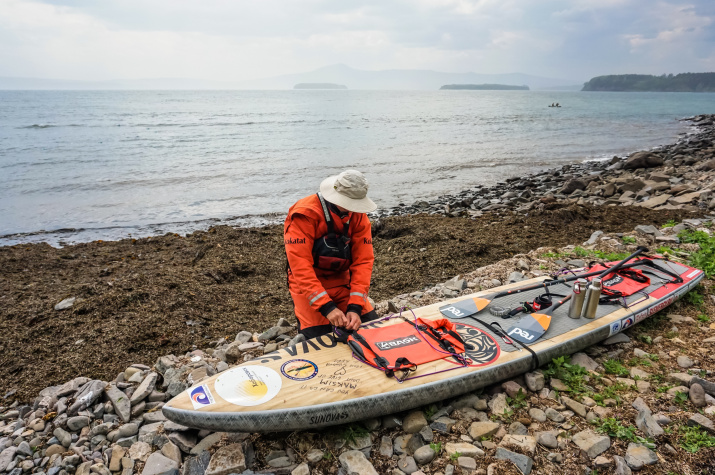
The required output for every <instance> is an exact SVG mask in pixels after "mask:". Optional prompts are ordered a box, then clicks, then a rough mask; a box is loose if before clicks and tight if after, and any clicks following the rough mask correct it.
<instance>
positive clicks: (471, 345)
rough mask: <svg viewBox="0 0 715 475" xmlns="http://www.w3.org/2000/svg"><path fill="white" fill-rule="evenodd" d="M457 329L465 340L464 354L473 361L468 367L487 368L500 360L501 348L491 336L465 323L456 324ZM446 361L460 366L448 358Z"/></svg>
mask: <svg viewBox="0 0 715 475" xmlns="http://www.w3.org/2000/svg"><path fill="white" fill-rule="evenodd" d="M455 327H456V328H457V332H458V333H459V335H460V336H461V337H462V339H463V340H464V353H465V355H466V356H467V358H469V359H470V360H471V361H472V362H471V363H470V364H469V365H468V366H470V367H472V368H475V367H478V366H486V365H489V364H491V363H493V362H495V361H496V360H497V359H499V355H500V354H501V348H500V347H499V344H498V343H497V342H496V341H495V340H494V338H492V337H491V335H489V334H488V333H485V332H484V331H482V330H481V329H480V328H477V327H474V326H472V325H467V324H465V323H455ZM445 361H448V362H450V363H453V364H459V363H458V362H456V361H454V359H453V358H447V359H445Z"/></svg>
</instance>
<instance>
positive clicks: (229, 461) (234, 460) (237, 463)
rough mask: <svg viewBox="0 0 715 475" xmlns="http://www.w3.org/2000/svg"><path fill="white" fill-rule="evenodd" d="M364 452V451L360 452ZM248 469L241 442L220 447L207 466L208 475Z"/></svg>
mask: <svg viewBox="0 0 715 475" xmlns="http://www.w3.org/2000/svg"><path fill="white" fill-rule="evenodd" d="M359 453H362V452H359ZM244 470H246V458H245V456H244V453H243V448H242V447H241V444H231V445H227V446H225V447H221V448H220V449H218V450H217V451H216V452H215V453H214V454H213V456H212V457H211V461H210V462H209V465H208V467H207V468H206V475H229V474H231V473H241V472H243V471H244Z"/></svg>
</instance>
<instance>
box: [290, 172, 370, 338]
mask: <svg viewBox="0 0 715 475" xmlns="http://www.w3.org/2000/svg"><path fill="white" fill-rule="evenodd" d="M367 189H368V184H367V180H366V179H365V176H364V175H363V174H362V173H360V172H359V171H357V170H346V171H344V172H342V173H341V174H339V175H337V176H331V177H329V178H326V179H325V180H323V182H322V183H321V184H320V192H319V193H317V194H315V195H310V196H308V197H306V198H303V199H301V200H299V201H298V202H297V203H295V204H294V205H293V206H291V208H290V210H289V211H288V216H287V217H286V220H285V224H284V226H283V237H284V242H285V249H286V255H287V256H288V288H289V290H290V295H291V297H292V298H293V304H294V306H295V315H296V317H297V318H298V331H299V332H300V333H302V334H303V335H304V336H305V337H306V338H314V337H316V336H319V335H325V334H327V333H330V332H331V331H332V326H336V327H340V328H346V329H348V330H357V328H358V327H359V326H360V323H361V322H367V321H370V320H374V319H375V318H377V314H376V313H375V310H374V309H373V308H372V306H371V305H370V302H369V301H368V298H367V293H368V289H369V287H370V276H371V275H372V266H373V263H374V260H375V256H374V254H373V249H372V230H371V227H370V220H369V219H368V217H367V215H366V214H365V213H368V212H370V211H374V210H375V209H376V208H377V205H375V203H373V201H372V200H371V199H369V198H368V197H367Z"/></svg>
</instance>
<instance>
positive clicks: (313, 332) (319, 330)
mask: <svg viewBox="0 0 715 475" xmlns="http://www.w3.org/2000/svg"><path fill="white" fill-rule="evenodd" d="M332 331H333V326H332V325H330V324H328V325H315V326H312V327H308V328H300V329H298V332H299V333H301V334H302V335H303V336H304V337H305V339H306V340H310V339H311V338H315V337H317V336H322V335H327V334H328V333H330V332H332Z"/></svg>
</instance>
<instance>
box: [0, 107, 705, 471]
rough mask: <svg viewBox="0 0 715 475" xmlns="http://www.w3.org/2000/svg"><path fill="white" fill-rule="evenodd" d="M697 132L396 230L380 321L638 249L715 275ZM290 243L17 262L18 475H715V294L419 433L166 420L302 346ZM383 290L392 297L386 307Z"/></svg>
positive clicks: (223, 242)
mask: <svg viewBox="0 0 715 475" xmlns="http://www.w3.org/2000/svg"><path fill="white" fill-rule="evenodd" d="M692 120H693V122H694V124H695V125H696V126H697V127H698V131H697V133H694V134H691V135H688V136H685V137H683V139H682V140H680V141H678V142H677V143H676V144H672V145H668V146H664V147H661V148H659V149H656V150H652V151H648V152H639V153H636V154H632V155H631V156H629V157H624V158H614V159H613V160H612V161H611V162H588V163H584V164H576V165H568V166H565V167H563V168H561V169H558V170H550V171H546V172H543V173H541V174H538V175H535V176H529V177H520V178H516V179H509V180H507V181H506V182H504V183H501V184H498V185H496V186H494V187H478V188H475V189H473V190H467V191H465V192H463V193H460V194H457V195H454V196H446V197H442V198H439V199H436V200H433V201H432V202H420V203H415V204H414V205H410V206H400V207H397V208H395V209H393V210H389V211H386V212H384V213H382V214H381V216H380V219H379V220H378V221H376V222H375V227H374V228H375V229H374V234H375V246H376V253H377V255H378V261H376V269H375V275H376V282H375V285H374V289H375V290H374V291H373V296H374V297H375V298H376V300H377V303H376V306H377V308H378V311H379V312H380V313H382V314H384V313H387V312H390V311H394V310H395V309H397V308H399V307H402V306H404V305H410V306H422V305H426V304H429V303H432V302H436V301H440V300H443V299H444V298H450V297H455V296H458V295H461V294H466V293H471V292H473V291H474V290H475V289H483V288H490V287H494V286H497V285H501V284H502V283H504V282H507V281H518V280H521V279H524V278H530V277H533V276H538V275H544V274H546V273H550V272H553V271H555V270H557V269H559V268H561V267H564V266H571V267H580V266H582V265H583V264H584V263H585V261H586V260H590V259H593V258H598V257H599V256H604V255H608V253H614V252H629V251H631V250H632V249H634V248H635V246H637V245H648V246H649V247H651V248H652V249H655V248H658V247H660V249H659V251H660V252H663V253H667V254H668V255H669V256H670V257H671V258H673V259H675V260H677V259H683V260H692V259H693V258H694V257H702V256H703V255H704V254H703V253H705V252H706V249H704V247H703V246H705V245H704V244H702V243H701V244H698V243H696V242H685V241H692V240H691V239H683V237H684V236H687V235H688V233H701V234H699V235H700V236H709V235H711V230H712V214H711V213H712V210H713V208H714V207H715V206H714V205H715V201H713V196H712V194H711V189H712V184H713V169H714V168H715V167H714V166H713V165H715V160H714V158H715V154H714V152H715V147H714V145H713V138H714V137H715V130H714V129H715V128H714V127H713V118H712V117H711V116H703V117H697V118H693V119H692ZM636 164H637V165H638V166H635V165H636ZM430 215H432V216H430ZM460 218H468V219H460ZM683 231H685V232H686V234H685V235H684V234H682V232H683ZM280 238H281V236H280V228H279V227H275V226H274V227H268V228H261V229H251V230H238V229H231V228H226V227H219V228H214V229H212V230H210V231H208V232H197V233H193V234H191V235H189V236H186V237H180V236H176V235H167V236H161V237H157V238H146V239H140V240H124V241H120V242H117V243H102V242H95V243H87V244H81V245H76V246H68V247H67V248H63V249H54V248H50V247H49V246H46V245H20V246H13V247H8V248H1V249H0V264H2V268H3V269H4V272H3V276H2V278H0V285H1V286H2V287H1V290H2V295H3V297H2V302H3V305H2V308H1V309H0V312H2V313H0V331H2V332H3V335H4V338H3V341H2V343H1V345H2V355H3V356H1V357H0V398H1V399H0V473H9V474H11V475H23V474H29V473H34V474H38V475H69V474H71V473H74V474H78V475H90V474H101V475H110V474H113V473H120V472H121V473H122V475H131V474H133V473H141V474H143V475H157V474H167V475H168V474H178V473H181V474H182V475H229V474H231V473H238V474H240V473H245V474H250V473H277V474H279V473H280V474H288V473H290V474H295V475H298V474H310V473H345V474H352V473H360V474H363V473H364V474H369V473H392V474H402V473H416V474H420V473H422V474H438V473H441V474H444V475H450V474H455V473H456V474H459V473H481V474H512V473H578V474H582V473H589V474H590V473H594V471H595V473H618V474H628V473H631V472H632V471H639V473H668V472H673V473H686V474H691V473H692V474H696V473H712V471H713V470H714V468H715V437H714V436H715V424H714V423H713V420H714V419H713V416H714V415H715V373H714V371H715V356H713V352H712V348H713V344H715V324H713V323H711V320H712V319H715V295H713V294H715V292H713V282H712V280H705V281H704V284H703V285H702V286H701V287H700V288H699V289H698V291H697V292H692V293H691V294H689V296H687V297H686V298H685V299H684V300H683V301H680V302H676V303H675V304H673V305H672V306H671V307H669V308H667V309H665V310H664V311H662V312H661V313H660V314H657V315H655V316H653V317H651V318H649V319H648V320H646V321H644V322H642V323H641V324H639V325H636V326H634V327H632V328H630V329H629V330H628V331H627V332H625V333H624V334H619V335H616V336H615V337H613V338H611V339H609V340H606V341H605V342H602V343H601V344H598V345H595V346H593V347H590V348H588V349H586V350H585V351H584V352H582V353H578V354H575V355H572V356H571V358H570V360H568V359H563V360H557V361H554V362H552V363H550V364H548V365H546V366H544V367H542V368H540V369H539V370H537V371H535V372H533V373H527V374H525V375H523V376H521V377H519V378H515V379H514V380H511V381H505V382H502V383H499V384H496V385H494V386H492V387H489V388H486V389H485V390H484V391H479V392H476V393H473V394H464V395H455V397H454V398H451V399H449V400H445V401H440V402H437V403H435V404H432V405H430V406H428V407H423V408H418V409H414V410H410V411H407V412H405V413H401V414H393V415H390V416H385V417H383V418H380V419H371V420H366V421H363V422H362V423H356V424H351V425H349V426H338V427H335V428H332V429H328V430H321V431H320V432H295V433H290V434H287V433H275V434H262V435H259V434H247V433H220V432H217V433H210V432H208V431H199V430H194V429H190V428H188V427H184V426H181V425H178V424H175V423H172V422H170V421H167V420H165V418H164V417H163V415H162V413H161V406H162V405H163V404H164V402H165V401H167V400H168V399H169V398H170V397H171V396H173V395H176V394H178V393H180V392H181V391H183V390H185V389H186V388H187V387H188V386H190V385H192V384H195V383H197V382H199V381H201V380H202V379H203V378H206V377H208V376H210V375H213V374H216V373H217V372H221V371H224V370H225V369H227V368H228V367H229V365H231V364H235V363H240V362H243V361H248V360H250V359H252V358H255V357H257V356H260V355H262V354H264V353H267V352H270V351H273V350H275V349H277V348H280V347H284V346H287V345H290V344H292V343H293V342H295V341H296V339H297V338H299V337H296V336H295V328H294V327H293V326H292V321H293V320H294V317H292V316H291V308H290V306H289V298H288V299H286V296H285V295H283V294H287V291H286V290H285V288H284V287H282V285H283V283H282V282H281V281H280V279H281V274H282V273H281V267H282V264H283V262H282V260H281V259H279V258H277V257H275V256H279V255H280V254H279V253H278V251H279V249H280V242H281V241H280ZM681 241H682V242H681ZM260 243H263V244H262V245H263V246H264V247H260V246H261V244H260ZM254 245H255V246H256V248H253V246H254ZM250 249H253V252H249V250H250ZM705 255H706V257H707V254H705ZM706 264H707V262H706ZM283 277H284V276H283ZM450 277H451V278H450ZM381 279H384V280H386V281H389V282H388V283H385V284H383V286H382V287H380V284H379V281H380V280H381ZM257 314H258V316H257ZM281 317H285V318H281Z"/></svg>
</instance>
